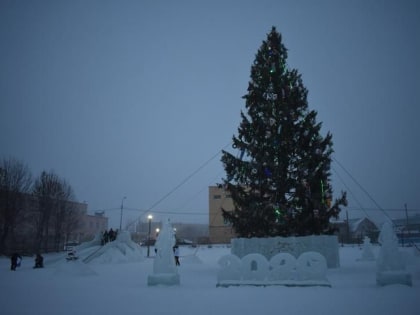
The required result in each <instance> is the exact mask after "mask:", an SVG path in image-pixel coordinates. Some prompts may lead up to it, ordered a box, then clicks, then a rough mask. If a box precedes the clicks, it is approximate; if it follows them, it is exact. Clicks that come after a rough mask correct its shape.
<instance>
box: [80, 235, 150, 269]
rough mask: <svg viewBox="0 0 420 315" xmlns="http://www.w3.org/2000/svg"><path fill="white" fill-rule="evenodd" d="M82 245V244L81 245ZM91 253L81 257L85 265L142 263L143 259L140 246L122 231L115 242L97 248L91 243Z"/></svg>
mask: <svg viewBox="0 0 420 315" xmlns="http://www.w3.org/2000/svg"><path fill="white" fill-rule="evenodd" d="M82 245H83V244H82ZM91 248H92V249H94V250H93V252H92V251H91V252H90V253H89V254H88V255H87V256H84V257H82V259H83V262H85V263H91V262H92V263H95V264H110V263H126V262H136V261H142V260H143V259H144V255H143V251H142V249H141V247H140V245H138V244H136V243H134V242H133V241H132V240H131V237H130V233H129V232H127V231H122V232H120V233H118V236H117V239H116V240H115V241H112V242H109V243H106V244H105V245H104V246H100V247H98V246H97V245H95V243H92V247H91Z"/></svg>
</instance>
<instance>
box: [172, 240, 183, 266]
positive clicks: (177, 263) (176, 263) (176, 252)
mask: <svg viewBox="0 0 420 315" xmlns="http://www.w3.org/2000/svg"><path fill="white" fill-rule="evenodd" d="M173 250H174V256H175V265H176V266H180V265H181V264H180V263H179V247H178V245H175V246H174V248H173Z"/></svg>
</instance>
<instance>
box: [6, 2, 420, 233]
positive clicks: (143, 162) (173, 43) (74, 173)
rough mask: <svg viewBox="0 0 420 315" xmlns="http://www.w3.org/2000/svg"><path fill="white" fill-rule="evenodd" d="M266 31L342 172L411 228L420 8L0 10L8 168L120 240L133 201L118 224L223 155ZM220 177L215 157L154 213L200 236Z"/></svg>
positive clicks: (142, 5)
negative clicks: (47, 182)
mask: <svg viewBox="0 0 420 315" xmlns="http://www.w3.org/2000/svg"><path fill="white" fill-rule="evenodd" d="M272 26H276V27H277V30H278V31H279V32H280V33H281V34H282V36H283V40H284V44H285V45H286V48H288V50H289V59H288V65H289V67H290V68H296V69H298V71H299V72H300V73H301V74H302V77H303V81H304V84H305V86H306V87H307V89H308V90H309V107H310V108H311V109H315V110H317V111H318V121H322V122H323V129H322V130H323V132H324V133H326V132H327V131H331V133H332V134H333V141H334V149H335V154H334V158H335V159H337V161H338V162H340V163H341V164H342V165H343V166H344V167H345V168H346V170H347V171H348V172H349V173H350V174H351V175H352V176H353V177H354V178H355V179H356V180H357V181H358V183H359V184H360V185H362V187H363V188H364V189H365V190H366V191H367V192H368V193H369V194H370V195H371V197H372V198H373V199H374V200H375V202H376V203H377V204H379V205H380V206H381V207H382V208H383V209H401V210H399V211H395V210H392V211H389V212H388V214H389V215H390V216H392V217H397V216H403V215H404V212H403V210H402V209H404V204H405V203H407V206H408V208H409V211H410V212H409V213H410V214H414V213H415V211H413V209H420V191H419V190H420V189H419V187H420V185H419V184H420V180H419V178H420V166H419V162H418V161H419V153H420V144H419V140H418V138H419V135H420V127H419V123H418V119H419V116H420V107H419V99H420V61H419V56H420V2H419V1H414V0H413V1H408V0H399V1H397V0H395V1H380V0H375V1H372V0H356V1H344V0H343V1H333V0H330V1H311V0H306V1H303V0H302V1H267V0H263V1H224V0H213V1H192V0H191V1H183V0H181V1H139V0H138V1H99V0H98V1H94V0H87V1H86V0H80V1H79V0H72V1H61V0H51V1H30V0H28V1H23V0H22V1H19V0H17V1H14V0H0V45H1V46H0V157H1V158H3V157H6V158H8V157H16V158H18V159H20V160H22V161H23V162H25V163H26V164H27V165H28V166H29V167H30V169H31V170H32V172H33V175H34V176H38V175H39V174H40V172H41V171H43V170H47V171H49V170H54V171H55V172H56V173H57V174H58V175H59V176H60V177H62V178H65V179H66V180H67V181H68V182H69V183H70V185H71V186H72V187H73V189H74V191H75V193H76V197H77V199H78V200H79V201H86V202H87V203H88V209H89V212H91V213H92V212H93V211H95V210H106V215H108V216H109V217H110V218H111V220H110V224H111V226H114V227H118V226H119V220H120V212H119V208H120V205H121V200H122V198H123V197H124V196H126V197H127V199H126V200H124V208H125V211H124V219H123V224H125V223H126V222H127V220H129V219H133V218H135V217H136V216H138V215H141V214H144V211H146V210H148V209H150V208H151V207H152V206H153V205H154V204H156V203H157V202H158V201H159V200H160V199H161V198H163V197H164V196H165V195H166V194H167V193H169V192H170V191H171V190H173V189H174V188H175V187H176V186H177V185H179V184H180V183H181V182H182V181H183V180H184V179H186V178H187V176H189V175H191V174H192V173H193V172H195V171H196V170H197V169H198V168H199V167H200V166H201V165H203V164H204V163H205V162H206V161H208V160H209V159H210V158H211V157H213V156H214V155H215V154H217V152H218V151H220V150H221V149H222V148H223V147H225V146H226V145H227V144H228V143H229V142H230V140H231V138H232V135H233V134H234V133H236V130H237V127H238V125H239V123H240V115H239V114H240V111H241V110H242V109H244V105H245V104H244V100H242V98H241V96H242V95H244V94H245V93H246V89H247V86H248V84H247V82H248V80H249V74H250V67H251V64H252V63H253V61H254V57H255V54H256V52H257V50H258V48H259V47H260V45H261V42H262V41H263V40H265V39H266V34H267V33H268V32H269V31H270V30H271V27H272ZM230 150H233V149H231V148H230ZM233 152H234V151H233ZM333 169H334V171H333V176H332V179H333V188H334V191H335V192H336V193H337V194H338V192H340V191H341V190H348V189H350V191H351V193H352V194H353V195H354V196H353V195H352V194H349V201H350V204H349V208H348V211H349V214H350V216H351V217H360V216H364V215H365V214H364V213H363V211H360V210H357V208H360V206H362V207H363V208H364V209H366V211H367V213H368V214H369V215H379V216H382V215H381V214H380V211H379V210H377V206H376V205H375V204H374V203H373V202H372V201H371V200H370V199H369V198H368V197H367V196H366V194H365V193H364V192H363V191H362V190H361V189H360V188H359V187H358V186H357V185H356V184H355V183H354V181H353V180H352V179H351V178H350V177H349V176H348V174H346V172H345V171H344V170H343V169H342V168H341V167H340V166H339V165H338V164H337V163H336V162H334V163H333ZM337 174H338V175H339V176H340V178H341V179H342V180H343V181H342V180H341V179H340V178H339V177H338V175H337ZM223 176H224V172H223V167H222V164H221V163H220V155H219V156H217V157H216V158H214V159H213V160H211V161H210V162H209V163H208V164H207V165H206V166H205V167H204V168H203V169H201V170H200V171H199V172H197V173H196V174H195V175H194V176H192V177H191V179H190V180H189V181H187V182H186V183H185V184H184V185H182V186H181V187H180V188H179V189H177V190H176V191H175V192H173V193H172V194H171V195H170V196H168V198H166V199H165V200H164V201H162V202H160V203H159V204H158V205H156V207H154V208H153V209H152V211H151V212H152V213H153V214H154V215H155V218H156V219H157V220H159V219H162V218H163V217H168V216H169V217H170V218H171V220H172V221H174V222H178V221H183V222H192V221H195V222H202V223H207V220H208V217H207V213H208V190H207V187H208V186H209V185H214V184H216V183H218V182H221V180H220V179H221V178H222V177H223ZM345 185H347V188H346V186H345ZM349 193H350V192H349ZM158 211H164V212H169V213H166V214H158V213H157V212H158ZM419 212H420V210H419ZM185 213H190V214H189V215H185ZM181 214H182V215H181Z"/></svg>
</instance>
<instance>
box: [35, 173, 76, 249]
mask: <svg viewBox="0 0 420 315" xmlns="http://www.w3.org/2000/svg"><path fill="white" fill-rule="evenodd" d="M33 195H34V196H35V197H36V199H37V201H38V207H37V215H36V220H35V224H36V228H35V231H36V233H35V244H34V250H35V251H39V250H40V249H41V247H42V248H43V249H44V250H46V251H48V250H51V249H54V250H56V251H58V250H59V249H60V246H61V245H62V244H63V243H64V240H65V239H66V236H67V235H68V234H69V233H71V232H72V231H73V230H74V229H75V228H76V226H77V224H78V222H79V218H80V216H79V215H78V214H79V213H78V212H77V207H76V205H75V203H74V202H73V201H74V199H75V197H74V192H73V189H72V187H71V186H70V185H69V184H68V183H67V182H66V181H65V180H63V179H60V178H59V177H58V176H57V175H56V174H55V173H54V172H49V173H47V172H45V171H44V172H42V173H41V175H40V176H39V178H37V179H36V180H35V183H34V189H33Z"/></svg>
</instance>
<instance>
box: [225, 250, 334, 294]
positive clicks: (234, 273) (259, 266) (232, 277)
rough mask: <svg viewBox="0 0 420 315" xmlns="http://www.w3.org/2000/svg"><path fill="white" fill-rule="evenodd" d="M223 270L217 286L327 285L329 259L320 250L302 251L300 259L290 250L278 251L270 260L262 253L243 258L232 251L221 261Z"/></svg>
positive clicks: (328, 284)
mask: <svg viewBox="0 0 420 315" xmlns="http://www.w3.org/2000/svg"><path fill="white" fill-rule="evenodd" d="M219 265H220V267H221V269H220V270H219V272H218V276H217V281H218V283H217V286H222V287H228V286H232V285H233V286H240V285H255V286H269V285H285V286H328V287H330V286H331V285H330V283H329V281H328V279H327V277H326V272H327V262H326V260H325V257H324V256H322V255H321V254H320V253H318V252H305V253H302V254H301V255H300V256H299V258H298V259H296V258H295V257H294V256H293V255H291V254H289V253H279V254H277V255H275V256H273V257H272V258H271V259H270V260H269V261H268V260H267V258H265V257H264V256H263V255H261V254H258V253H252V254H248V255H246V256H244V257H243V258H242V259H240V258H239V257H237V256H236V255H233V254H229V255H226V256H223V257H221V258H220V260H219Z"/></svg>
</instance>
